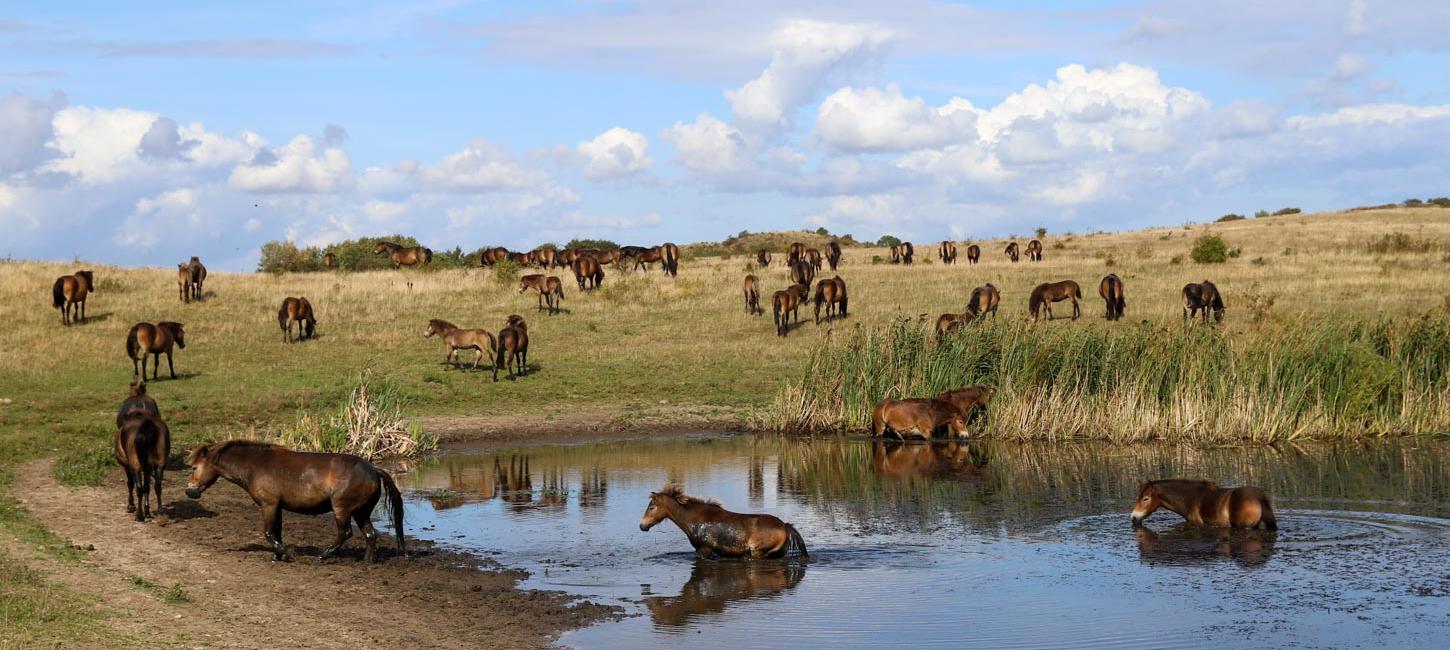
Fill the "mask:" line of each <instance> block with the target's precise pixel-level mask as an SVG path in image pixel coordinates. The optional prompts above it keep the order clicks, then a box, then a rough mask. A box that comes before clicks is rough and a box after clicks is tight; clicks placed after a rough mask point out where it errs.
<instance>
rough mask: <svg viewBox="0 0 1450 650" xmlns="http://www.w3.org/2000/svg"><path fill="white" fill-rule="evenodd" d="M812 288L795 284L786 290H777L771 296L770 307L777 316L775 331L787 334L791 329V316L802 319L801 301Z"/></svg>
mask: <svg viewBox="0 0 1450 650" xmlns="http://www.w3.org/2000/svg"><path fill="white" fill-rule="evenodd" d="M809 294H810V289H809V288H807V287H806V285H803V284H799V283H797V284H793V285H791V286H790V287H789V288H787V289H786V290H784V291H777V292H775V293H774V294H772V295H771V297H770V307H771V310H772V311H773V312H774V317H775V333H776V334H777V335H778V336H785V335H786V334H787V333H789V331H790V317H791V315H795V319H796V321H800V307H801V303H803V302H805V300H806V296H808V295H809Z"/></svg>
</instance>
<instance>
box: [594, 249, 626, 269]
mask: <svg viewBox="0 0 1450 650" xmlns="http://www.w3.org/2000/svg"><path fill="white" fill-rule="evenodd" d="M589 254H590V255H591V256H592V257H593V258H594V259H595V260H597V261H598V262H599V264H600V265H601V266H602V265H604V264H613V263H615V262H618V261H619V260H620V258H621V255H620V252H619V249H618V248H611V249H609V250H603V251H590V252H589Z"/></svg>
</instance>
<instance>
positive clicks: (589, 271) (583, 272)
mask: <svg viewBox="0 0 1450 650" xmlns="http://www.w3.org/2000/svg"><path fill="white" fill-rule="evenodd" d="M573 268H574V280H576V281H577V282H578V283H579V290H580V291H585V290H588V289H598V288H599V285H600V284H601V283H603V282H604V268H603V267H602V266H601V265H600V264H599V260H597V259H594V257H593V256H590V255H580V256H579V257H578V258H577V259H575V260H574V267H573Z"/></svg>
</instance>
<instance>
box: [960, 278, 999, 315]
mask: <svg viewBox="0 0 1450 650" xmlns="http://www.w3.org/2000/svg"><path fill="white" fill-rule="evenodd" d="M1001 301H1002V294H1001V293H999V292H998V291H997V287H996V286H995V285H993V284H992V283H991V282H988V283H986V284H984V285H982V286H980V287H977V288H975V289H972V295H971V296H970V297H968V298H967V311H969V312H971V313H972V314H973V315H976V316H981V315H984V314H987V313H991V314H992V318H996V317H997V303H999V302H1001Z"/></svg>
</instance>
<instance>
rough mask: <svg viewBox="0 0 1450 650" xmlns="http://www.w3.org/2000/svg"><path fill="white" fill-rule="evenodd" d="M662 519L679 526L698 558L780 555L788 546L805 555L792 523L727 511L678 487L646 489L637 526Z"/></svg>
mask: <svg viewBox="0 0 1450 650" xmlns="http://www.w3.org/2000/svg"><path fill="white" fill-rule="evenodd" d="M666 519H668V520H670V521H673V522H675V525H676V526H679V527H680V530H681V531H682V532H684V533H685V537H687V538H689V540H690V545H691V546H693V547H695V553H696V555H698V556H699V557H700V558H702V559H709V558H711V557H749V558H755V559H760V558H775V557H784V556H785V555H786V553H788V552H789V551H790V550H791V549H795V550H796V551H797V552H799V553H800V554H801V556H803V557H804V556H807V555H809V553H808V552H807V551H806V542H805V540H804V539H802V538H801V534H800V532H799V531H797V530H796V529H795V526H792V525H790V524H787V523H785V522H783V521H781V520H780V519H779V518H777V517H775V516H774V515H754V514H742V513H738V512H730V511H729V510H726V509H724V508H722V507H720V504H719V503H718V502H716V501H713V500H711V501H707V500H704V499H697V498H694V497H692V496H689V495H687V494H685V493H684V491H683V490H681V489H680V488H679V487H675V486H669V487H665V488H664V489H662V490H660V491H659V492H651V493H650V496H649V505H648V506H646V507H645V509H644V516H642V517H640V520H639V529H640V530H643V531H648V530H649V529H651V528H654V526H655V524H658V523H660V522H661V521H664V520H666Z"/></svg>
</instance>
